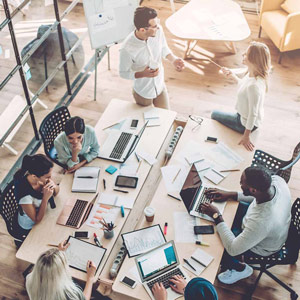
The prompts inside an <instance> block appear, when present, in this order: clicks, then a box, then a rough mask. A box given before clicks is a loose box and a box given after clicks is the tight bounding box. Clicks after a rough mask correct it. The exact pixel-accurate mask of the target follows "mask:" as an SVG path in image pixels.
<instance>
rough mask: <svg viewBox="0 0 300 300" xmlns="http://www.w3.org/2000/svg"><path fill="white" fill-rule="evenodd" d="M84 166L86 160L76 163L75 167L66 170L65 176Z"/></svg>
mask: <svg viewBox="0 0 300 300" xmlns="http://www.w3.org/2000/svg"><path fill="white" fill-rule="evenodd" d="M85 164H86V160H83V161H82V162H80V163H78V164H77V165H75V166H73V167H72V168H70V169H68V170H67V171H66V174H69V173H74V172H75V171H76V170H78V169H79V168H81V167H82V166H84V165H85Z"/></svg>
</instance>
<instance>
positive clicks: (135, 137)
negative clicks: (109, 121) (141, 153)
mask: <svg viewBox="0 0 300 300" xmlns="http://www.w3.org/2000/svg"><path fill="white" fill-rule="evenodd" d="M146 126H147V123H146V124H145V125H144V126H143V127H142V129H141V130H140V132H139V133H138V134H133V133H132V132H126V131H120V130H114V129H112V130H111V131H110V133H109V136H108V137H107V139H106V140H105V142H104V144H103V145H101V147H100V152H99V155H98V157H100V158H104V159H108V160H112V161H117V162H120V163H124V162H125V161H126V160H127V158H128V157H129V156H130V155H131V154H132V153H133V151H134V149H135V148H136V146H137V144H138V142H139V140H140V139H141V136H142V134H143V132H144V130H145V128H146Z"/></svg>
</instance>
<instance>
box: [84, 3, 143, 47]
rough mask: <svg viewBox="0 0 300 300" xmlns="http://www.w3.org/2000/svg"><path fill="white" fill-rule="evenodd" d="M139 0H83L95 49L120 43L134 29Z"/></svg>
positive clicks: (92, 44) (91, 40)
mask: <svg viewBox="0 0 300 300" xmlns="http://www.w3.org/2000/svg"><path fill="white" fill-rule="evenodd" d="M138 4H139V0H83V8H84V13H85V17H86V21H87V25H88V30H89V36H90V42H91V46H92V48H93V49H99V48H102V47H104V46H107V45H111V44H114V43H118V42H120V41H122V40H123V39H125V38H126V37H127V35H128V34H129V33H130V32H132V31H133V30H134V24H133V17H134V11H135V9H136V8H137V7H138Z"/></svg>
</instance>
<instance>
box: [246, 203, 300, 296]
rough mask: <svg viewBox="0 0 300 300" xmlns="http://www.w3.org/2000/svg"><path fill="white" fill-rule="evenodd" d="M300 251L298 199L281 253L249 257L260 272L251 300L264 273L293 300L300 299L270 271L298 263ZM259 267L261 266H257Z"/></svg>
mask: <svg viewBox="0 0 300 300" xmlns="http://www.w3.org/2000/svg"><path fill="white" fill-rule="evenodd" d="M299 249H300V198H297V199H296V201H295V202H294V204H293V206H292V220H291V224H290V228H289V234H288V238H287V240H286V242H285V244H284V245H283V247H282V248H281V249H280V251H278V252H276V253H274V254H273V255H270V256H267V257H264V256H259V255H257V256H254V257H247V258H246V259H245V262H246V263H248V264H250V265H252V264H254V265H256V266H252V267H253V269H254V270H258V271H260V272H259V275H258V277H257V278H256V281H255V284H254V286H253V288H252V290H251V293H249V294H248V295H249V298H250V299H251V297H252V295H253V293H254V291H255V289H256V287H257V285H258V282H259V279H260V277H261V276H262V274H263V273H265V274H266V275H268V276H269V277H271V278H272V279H273V280H275V281H276V282H277V283H278V284H280V285H281V286H282V287H283V288H285V289H286V290H287V291H289V292H290V294H291V299H292V300H295V299H297V298H298V295H297V293H296V292H295V291H294V290H293V289H292V288H291V287H289V286H288V285H287V284H285V283H284V282H282V281H281V280H280V279H279V278H277V277H276V276H275V275H273V274H272V273H271V272H270V271H269V270H268V269H270V268H272V267H274V266H277V265H291V264H295V263H296V262H297V259H298V256H299ZM257 265H259V266H257Z"/></svg>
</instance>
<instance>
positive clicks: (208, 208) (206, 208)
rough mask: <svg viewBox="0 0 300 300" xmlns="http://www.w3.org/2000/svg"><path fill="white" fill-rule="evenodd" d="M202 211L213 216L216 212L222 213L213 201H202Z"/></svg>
mask: <svg viewBox="0 0 300 300" xmlns="http://www.w3.org/2000/svg"><path fill="white" fill-rule="evenodd" d="M200 209H201V212H202V213H203V214H206V215H208V216H210V217H211V218H212V216H213V215H214V214H215V213H218V214H219V213H220V211H219V209H218V208H217V207H215V206H214V205H212V204H211V203H202V204H201V206H200Z"/></svg>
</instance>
